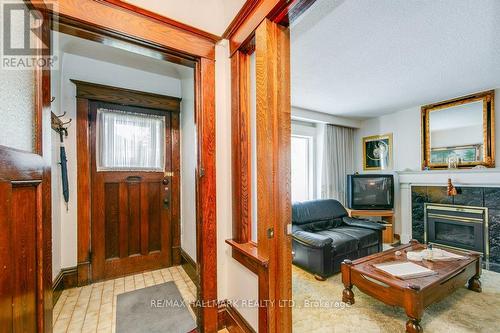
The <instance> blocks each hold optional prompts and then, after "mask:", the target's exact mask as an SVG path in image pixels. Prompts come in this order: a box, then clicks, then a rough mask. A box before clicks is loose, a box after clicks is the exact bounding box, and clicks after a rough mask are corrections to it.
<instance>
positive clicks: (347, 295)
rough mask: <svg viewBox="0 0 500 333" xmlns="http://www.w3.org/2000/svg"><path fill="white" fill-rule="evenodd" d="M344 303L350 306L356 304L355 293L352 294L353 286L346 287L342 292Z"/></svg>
mask: <svg viewBox="0 0 500 333" xmlns="http://www.w3.org/2000/svg"><path fill="white" fill-rule="evenodd" d="M342 302H344V303H347V304H349V305H353V304H354V293H353V292H352V286H345V289H344V291H343V292H342Z"/></svg>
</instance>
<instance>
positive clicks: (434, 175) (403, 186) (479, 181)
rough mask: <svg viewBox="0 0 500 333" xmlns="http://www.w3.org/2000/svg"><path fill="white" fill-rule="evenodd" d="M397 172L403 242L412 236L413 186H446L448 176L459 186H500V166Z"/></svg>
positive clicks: (399, 215)
mask: <svg viewBox="0 0 500 333" xmlns="http://www.w3.org/2000/svg"><path fill="white" fill-rule="evenodd" d="M396 174H397V179H398V182H399V196H398V197H399V204H398V205H397V208H398V209H397V210H398V212H397V213H396V216H397V217H398V220H399V221H400V223H401V224H400V225H399V228H400V230H399V232H400V236H401V241H402V242H403V243H407V242H409V241H410V239H411V237H412V195H411V187H412V186H421V185H430V186H446V185H447V181H448V178H451V180H452V182H453V185H455V186H457V187H460V186H463V187H465V186H477V187H500V168H491V169H458V170H426V171H397V172H396Z"/></svg>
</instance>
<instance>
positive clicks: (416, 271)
mask: <svg viewBox="0 0 500 333" xmlns="http://www.w3.org/2000/svg"><path fill="white" fill-rule="evenodd" d="M373 267H375V268H376V269H378V270H381V271H383V272H385V273H387V274H389V275H392V276H394V277H397V278H400V279H403V280H407V279H414V278H418V277H424V276H430V275H435V274H437V273H436V272H435V271H433V270H430V269H428V268H426V267H423V266H420V265H417V264H414V263H412V262H408V261H406V262H393V263H383V264H374V265H373Z"/></svg>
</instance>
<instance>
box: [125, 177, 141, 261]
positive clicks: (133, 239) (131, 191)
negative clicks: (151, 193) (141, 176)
mask: <svg viewBox="0 0 500 333" xmlns="http://www.w3.org/2000/svg"><path fill="white" fill-rule="evenodd" d="M127 197H128V202H127V206H125V207H121V209H126V207H127V208H128V216H127V217H128V229H127V232H128V255H129V256H131V255H134V254H140V253H141V184H140V183H128V184H127Z"/></svg>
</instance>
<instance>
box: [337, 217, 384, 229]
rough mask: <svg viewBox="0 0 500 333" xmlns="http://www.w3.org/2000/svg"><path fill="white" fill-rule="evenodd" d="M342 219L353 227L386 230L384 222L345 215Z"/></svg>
mask: <svg viewBox="0 0 500 333" xmlns="http://www.w3.org/2000/svg"><path fill="white" fill-rule="evenodd" d="M342 221H343V222H344V223H345V224H347V225H349V226H351V227H360V228H365V229H371V230H385V226H384V225H383V224H380V223H376V222H372V221H368V220H362V219H355V218H352V217H344V218H343V219H342Z"/></svg>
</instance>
